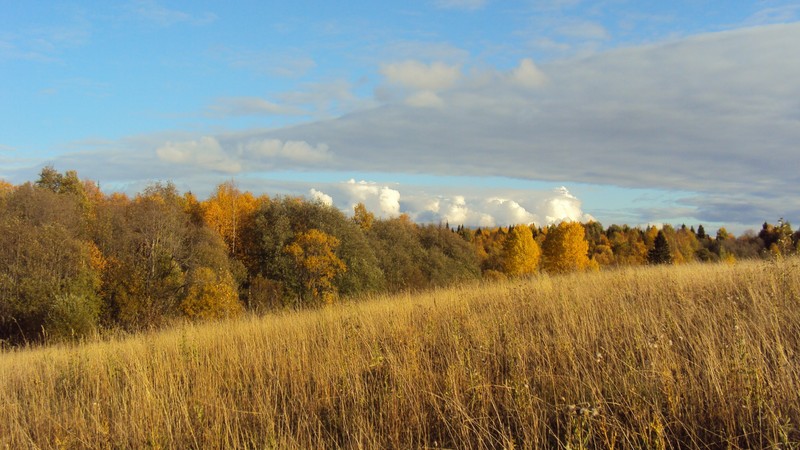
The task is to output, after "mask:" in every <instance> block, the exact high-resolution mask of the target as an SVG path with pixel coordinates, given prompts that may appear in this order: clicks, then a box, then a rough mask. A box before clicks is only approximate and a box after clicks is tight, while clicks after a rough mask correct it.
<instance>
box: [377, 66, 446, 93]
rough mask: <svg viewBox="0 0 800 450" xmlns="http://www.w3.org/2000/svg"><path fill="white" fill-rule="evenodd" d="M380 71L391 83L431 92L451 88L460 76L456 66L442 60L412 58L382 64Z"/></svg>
mask: <svg viewBox="0 0 800 450" xmlns="http://www.w3.org/2000/svg"><path fill="white" fill-rule="evenodd" d="M381 73H382V74H383V76H385V77H386V79H387V80H388V81H389V82H390V83H392V84H397V85H400V86H403V87H407V88H412V89H419V90H427V91H433V92H437V91H441V90H444V89H448V88H451V87H453V86H454V85H455V84H456V82H457V81H458V80H459V78H461V69H460V68H459V67H458V66H451V65H448V64H445V63H442V62H433V63H431V64H425V63H422V62H419V61H414V60H409V61H403V62H398V63H392V64H384V65H383V66H381Z"/></svg>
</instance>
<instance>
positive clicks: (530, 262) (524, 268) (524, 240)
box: [503, 225, 542, 277]
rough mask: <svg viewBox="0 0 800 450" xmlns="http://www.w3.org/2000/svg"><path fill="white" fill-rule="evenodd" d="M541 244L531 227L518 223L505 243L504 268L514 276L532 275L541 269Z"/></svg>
mask: <svg viewBox="0 0 800 450" xmlns="http://www.w3.org/2000/svg"><path fill="white" fill-rule="evenodd" d="M541 253H542V252H541V249H539V244H537V243H536V241H534V240H533V233H532V232H531V229H530V228H529V227H526V226H522V225H518V226H515V227H513V228H511V231H510V232H509V233H508V237H506V240H505V243H504V245H503V270H504V272H505V273H506V274H507V275H509V276H512V277H516V276H521V275H532V274H535V273H536V272H537V271H538V270H539V257H540V256H541Z"/></svg>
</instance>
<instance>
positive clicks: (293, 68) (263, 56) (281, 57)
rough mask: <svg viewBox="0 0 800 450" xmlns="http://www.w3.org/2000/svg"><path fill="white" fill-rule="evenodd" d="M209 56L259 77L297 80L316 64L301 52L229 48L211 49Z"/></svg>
mask: <svg viewBox="0 0 800 450" xmlns="http://www.w3.org/2000/svg"><path fill="white" fill-rule="evenodd" d="M210 53H211V55H212V56H213V57H215V58H217V59H219V60H221V61H223V62H225V63H226V64H228V65H229V66H230V67H233V68H235V69H243V70H248V71H251V72H254V73H257V74H260V75H270V76H278V77H286V78H299V77H302V76H304V75H306V74H307V73H308V72H309V71H311V70H313V69H314V68H315V67H316V66H317V63H316V61H314V59H313V58H311V57H309V56H306V55H304V54H303V53H304V52H303V51H302V50H299V49H295V50H294V51H287V50H286V49H281V50H251V49H242V48H231V47H224V46H220V47H216V48H213V49H211V51H210Z"/></svg>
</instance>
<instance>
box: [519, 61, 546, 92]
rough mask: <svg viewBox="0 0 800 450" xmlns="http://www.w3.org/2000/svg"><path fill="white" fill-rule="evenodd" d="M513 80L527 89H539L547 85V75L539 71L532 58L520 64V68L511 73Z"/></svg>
mask: <svg viewBox="0 0 800 450" xmlns="http://www.w3.org/2000/svg"><path fill="white" fill-rule="evenodd" d="M511 79H512V80H513V81H514V82H515V83H517V84H519V85H520V86H524V87H527V88H538V87H541V86H544V85H545V84H546V83H547V75H545V74H544V73H543V72H542V71H541V70H539V68H538V67H536V64H534V63H533V60H532V59H530V58H525V59H523V60H522V61H520V62H519V66H517V67H516V68H515V69H514V70H512V71H511Z"/></svg>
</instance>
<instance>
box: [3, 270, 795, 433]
mask: <svg viewBox="0 0 800 450" xmlns="http://www.w3.org/2000/svg"><path fill="white" fill-rule="evenodd" d="M798 269H800V261H798V260H797V259H786V260H779V261H777V262H763V261H753V262H740V263H737V264H736V265H700V264H690V265H685V266H675V267H672V266H670V267H652V268H625V269H620V270H616V271H605V272H599V273H584V274H574V275H565V276H548V275H540V276H537V277H534V278H530V279H525V280H515V281H507V282H500V283H485V284H481V283H477V282H476V283H470V284H465V285H462V286H461V287H456V288H451V289H439V290H434V291H430V292H427V293H424V294H419V295H412V294H404V295H396V296H382V297H376V298H374V299H372V300H369V301H366V302H359V303H348V304H342V305H337V306H331V307H326V308H323V309H321V310H317V311H302V312H294V313H288V312H287V313H275V314H272V315H268V316H265V317H263V318H249V319H242V320H239V321H230V322H216V323H209V324H205V325H201V324H186V325H183V326H180V327H178V328H175V329H171V330H168V331H164V332H158V333H156V332H153V333H150V334H141V335H136V336H133V337H129V338H120V339H117V340H111V341H104V342H88V343H84V344H82V345H68V346H67V345H64V346H52V347H46V348H38V349H27V350H26V349H16V350H10V351H5V352H4V353H2V354H0V404H2V405H3V407H2V408H0V447H3V448H265V447H266V448H340V447H344V448H512V447H513V448H546V447H550V448H632V447H638V448H678V447H681V448H686V447H690V448H691V447H704V448H706V447H709V448H766V447H773V446H781V448H784V447H783V445H786V444H793V445H795V446H796V445H798V444H800V428H799V427H800V425H799V424H800V397H798V395H797V387H798V386H800V360H799V359H798V358H800V271H799V270H798Z"/></svg>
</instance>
